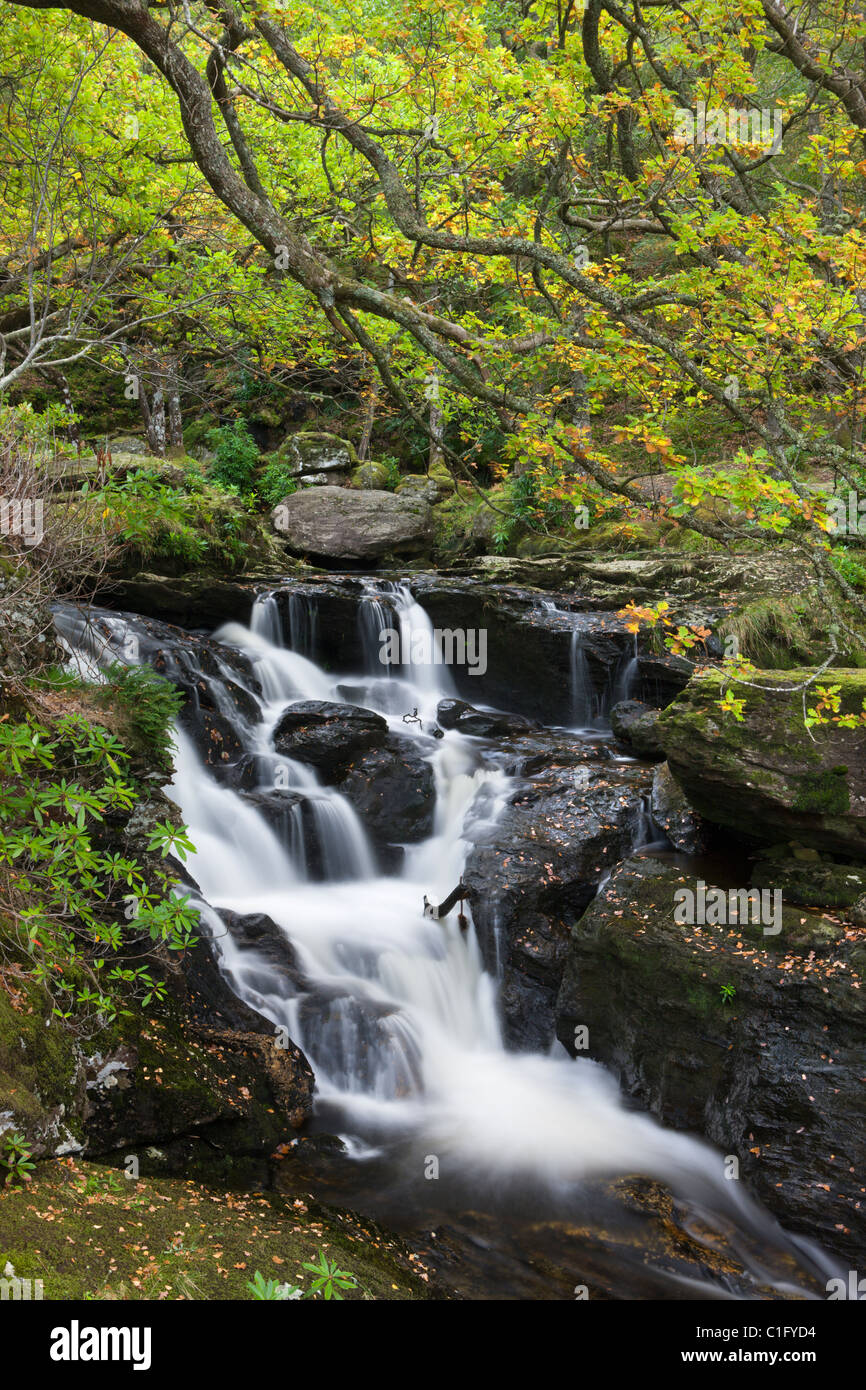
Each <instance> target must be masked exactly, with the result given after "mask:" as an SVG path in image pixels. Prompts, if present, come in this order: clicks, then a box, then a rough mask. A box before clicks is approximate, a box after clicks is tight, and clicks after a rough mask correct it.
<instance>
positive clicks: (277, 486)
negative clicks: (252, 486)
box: [256, 459, 298, 507]
mask: <svg viewBox="0 0 866 1390" xmlns="http://www.w3.org/2000/svg"><path fill="white" fill-rule="evenodd" d="M297 490H298V480H297V478H296V477H294V476H293V474H292V471H291V468H290V466H289V464H288V463H287V462H286V461H285V460H284V459H273V460H272V461H271V462H270V463H269V464H268V465H267V467H266V468H263V469H262V472H261V474H260V476H259V480H258V482H257V483H256V492H257V493H258V495H259V497H260V498H261V500H262V501H263V502H264V503H265V505H266V506H268V507H276V506H278V504H279V503H280V502H282V500H283V498H284V497H290V496H291V494H292V493H293V492H297Z"/></svg>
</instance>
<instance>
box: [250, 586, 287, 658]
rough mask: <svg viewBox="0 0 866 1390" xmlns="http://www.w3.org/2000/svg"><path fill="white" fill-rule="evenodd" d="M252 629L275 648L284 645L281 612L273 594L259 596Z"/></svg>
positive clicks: (254, 610)
mask: <svg viewBox="0 0 866 1390" xmlns="http://www.w3.org/2000/svg"><path fill="white" fill-rule="evenodd" d="M250 627H251V629H252V631H253V632H254V633H256V634H257V635H258V636H259V637H264V638H265V639H266V640H267V641H268V642H271V643H273V645H274V646H275V647H281V646H282V644H283V625H282V622H281V621H280V610H279V607H278V605H277V600H276V599H275V598H274V596H273V594H258V595H257V596H256V600H255V603H254V604H253V611H252V616H251V618H250Z"/></svg>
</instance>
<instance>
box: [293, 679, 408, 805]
mask: <svg viewBox="0 0 866 1390" xmlns="http://www.w3.org/2000/svg"><path fill="white" fill-rule="evenodd" d="M387 734H388V725H387V723H386V721H385V720H384V719H383V718H382V716H381V714H375V713H374V712H373V711H372V710H369V709H362V708H361V706H360V705H340V704H336V703H334V702H332V701H329V700H299V701H298V703H297V704H294V705H289V708H288V709H287V710H285V711H284V712H283V714H281V715H280V718H279V720H278V721H277V725H276V728H275V729H274V747H275V748H276V750H277V752H278V753H282V754H283V756H284V757H287V758H297V759H298V761H299V762H302V763H309V764H310V766H311V767H314V768H315V769H316V770H317V772H318V773H319V774H320V776H321V778H322V780H323V781H324V782H325V783H326V784H327V785H329V784H332V783H334V782H336V781H339V779H340V777H341V776H343V775H344V774H345V773H346V772H347V771H348V769H349V766H350V765H351V764H352V763H353V762H354V760H355V759H356V758H358V757H360V756H361V755H362V754H364V753H367V752H369V751H370V750H371V749H373V748H381V747H382V745H383V743H384V742H385V739H386V737H387Z"/></svg>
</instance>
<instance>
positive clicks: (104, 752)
mask: <svg viewBox="0 0 866 1390" xmlns="http://www.w3.org/2000/svg"><path fill="white" fill-rule="evenodd" d="M0 764H2V766H3V768H4V778H3V782H2V785H0V875H2V878H3V881H4V892H3V912H4V916H3V930H2V933H0V954H2V957H4V958H5V959H7V960H8V959H12V960H14V961H15V963H16V964H17V965H19V966H21V965H23V967H24V970H25V973H26V974H27V975H28V976H29V978H31V979H33V980H35V981H36V982H38V983H39V984H41V985H42V986H44V987H45V988H46V990H47V991H48V993H49V995H50V996H51V998H52V1000H53V1012H54V1013H55V1014H56V1015H58V1016H59V1017H61V1018H72V1017H73V1015H74V1016H75V1017H76V1021H77V1022H78V1023H79V1025H80V1026H82V1027H83V1026H85V1024H86V1023H87V1021H88V1016H89V1019H90V1021H91V1023H92V1022H98V1023H105V1022H106V1021H110V1020H112V1019H113V1018H116V1017H117V1016H118V1015H119V1014H130V1013H131V1010H130V1009H129V1008H127V1007H125V1005H128V1004H129V1003H131V1002H133V1001H137V1003H138V1004H139V1005H140V1006H146V1005H147V1004H148V1003H149V1002H150V1001H151V999H153V998H162V997H164V994H165V985H164V983H163V982H162V981H161V980H159V979H155V978H154V976H153V975H152V974H151V970H150V966H149V962H148V956H149V954H150V949H153V948H155V947H157V946H159V945H164V946H167V947H168V948H169V949H172V950H183V949H185V948H186V947H188V946H190V945H191V944H193V942H194V941H195V940H196V938H195V936H194V935H193V931H194V927H195V925H196V923H197V917H196V913H195V912H194V910H193V909H192V908H190V907H189V906H188V905H187V904H188V900H187V898H185V897H183V898H181V897H179V896H177V895H176V891H175V890H176V880H175V878H174V877H173V876H171V875H170V874H169V873H168V872H167V870H166V869H165V868H163V867H162V866H161V864H160V863H158V862H157V863H156V864H155V865H154V866H149V867H147V868H144V867H142V866H141V865H140V864H139V863H138V862H137V861H136V860H135V859H133V858H131V857H129V856H128V855H126V854H124V853H123V852H122V851H121V850H119V849H117V848H115V847H114V846H116V845H117V834H116V830H112V831H111V833H110V834H108V833H106V823H107V822H108V823H111V822H113V823H114V824H115V825H116V823H117V821H118V820H121V821H125V820H126V819H128V817H129V815H130V814H131V812H132V810H133V808H134V807H135V805H136V802H137V801H138V794H137V792H136V790H135V788H134V787H133V786H132V784H131V783H130V781H129V780H128V767H129V755H128V754H127V753H126V751H125V750H124V748H123V746H122V744H121V743H120V741H119V740H118V739H117V738H115V736H114V735H113V734H111V733H110V732H109V731H108V730H107V729H106V728H104V727H103V726H102V725H100V724H99V723H96V722H93V721H92V720H91V719H88V718H87V717H85V715H84V714H82V713H80V712H76V713H70V714H66V715H64V716H63V717H62V718H60V719H58V721H57V723H56V724H55V725H54V726H53V727H52V728H50V729H49V728H46V727H45V726H43V725H42V724H39V723H38V722H36V721H35V720H34V719H33V718H32V717H30V716H27V717H25V718H24V719H22V720H20V721H19V722H17V723H12V722H11V721H4V722H3V723H0ZM146 848H147V851H149V852H150V851H153V852H158V853H159V854H160V855H161V856H162V858H163V859H164V858H165V857H167V855H168V854H169V853H175V854H177V855H178V856H179V857H180V858H185V857H186V853H187V851H188V850H191V849H192V846H191V845H190V843H189V840H188V839H187V837H186V835H185V833H184V831H183V830H179V829H177V828H176V827H175V826H173V825H170V824H168V823H167V822H166V823H159V824H157V825H155V826H154V828H153V830H152V831H151V832H150V835H149V839H148V843H147V847H146ZM148 936H149V937H150V941H151V942H152V943H153V946H152V947H151V948H149V949H147V950H145V949H144V947H145V944H146V942H147V938H148ZM133 939H134V940H135V942H136V943H137V957H136V958H135V959H134V958H133V956H132V955H131V953H130V947H131V945H132V940H133Z"/></svg>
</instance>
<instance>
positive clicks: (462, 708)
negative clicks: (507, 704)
mask: <svg viewBox="0 0 866 1390" xmlns="http://www.w3.org/2000/svg"><path fill="white" fill-rule="evenodd" d="M436 718H437V720H438V721H439V723H440V724H441V726H442V728H443V729H456V730H457V732H458V733H461V734H474V735H475V736H476V737H477V738H500V737H507V736H508V735H510V734H523V733H526V732H527V731H528V730H529V729H531V728H533V727H537V725H535V721H534V720H529V719H524V718H523V717H522V716H521V715H519V714H504V713H503V712H501V711H499V710H480V709H476V708H475V707H474V705H468V704H466V702H465V701H464V700H440V702H439V705H438V706H437V709H436Z"/></svg>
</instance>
